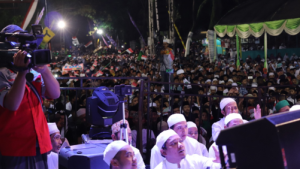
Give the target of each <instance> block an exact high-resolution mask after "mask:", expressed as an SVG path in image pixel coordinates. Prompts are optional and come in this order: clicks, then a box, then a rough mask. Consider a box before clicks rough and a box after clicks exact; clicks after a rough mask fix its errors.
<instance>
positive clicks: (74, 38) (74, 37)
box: [72, 36, 79, 46]
mask: <svg viewBox="0 0 300 169" xmlns="http://www.w3.org/2000/svg"><path fill="white" fill-rule="evenodd" d="M72 44H73V45H74V46H78V45H79V41H78V39H77V37H76V36H73V37H72Z"/></svg>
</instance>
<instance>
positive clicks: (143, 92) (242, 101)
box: [56, 77, 296, 161]
mask: <svg viewBox="0 0 300 169" xmlns="http://www.w3.org/2000/svg"><path fill="white" fill-rule="evenodd" d="M66 79H67V80H69V79H78V80H79V81H80V86H78V87H61V88H60V89H61V90H62V96H63V97H64V98H65V99H64V103H63V105H64V106H66V103H67V100H66V95H67V91H70V90H71V91H75V93H76V94H75V95H76V98H77V97H78V92H81V91H82V90H85V93H86V98H87V97H89V96H90V95H89V92H88V91H90V90H92V91H93V90H94V89H96V88H98V87H100V86H102V85H101V84H100V86H92V87H83V81H84V80H90V81H95V80H115V79H124V80H130V79H135V80H140V84H139V87H137V88H133V89H139V101H138V127H137V141H136V147H137V148H138V149H139V150H140V152H143V145H142V129H143V124H142V122H143V117H144V116H145V115H147V124H146V126H147V146H146V154H145V156H146V159H148V160H149V159H150V152H151V148H152V145H151V143H152V141H153V140H151V130H152V126H153V124H154V121H153V119H152V116H153V112H152V111H150V109H149V104H150V103H151V102H153V99H154V98H153V96H154V95H161V96H162V97H163V98H164V96H166V95H169V97H172V98H174V96H179V97H180V98H181V100H180V102H179V106H180V107H182V104H183V102H182V100H183V99H185V98H187V99H188V102H189V105H190V108H192V107H194V106H195V102H196V104H197V106H198V107H199V108H200V109H199V114H198V115H197V117H198V118H199V124H198V127H199V129H200V127H201V124H202V123H203V121H202V114H203V113H204V112H205V113H207V114H208V117H207V118H208V119H211V117H212V116H213V120H210V121H211V122H212V123H213V122H215V121H218V120H219V119H220V118H221V117H223V115H222V114H221V110H220V108H219V103H220V100H221V99H222V98H224V97H231V98H234V99H235V100H236V101H237V105H238V107H239V110H240V111H241V114H242V115H243V116H244V117H245V113H244V112H246V114H247V113H248V110H247V109H248V107H249V105H251V106H254V107H256V104H260V106H261V110H262V116H266V115H268V114H269V113H268V112H267V111H268V109H267V110H265V108H266V107H267V106H268V103H269V101H270V96H268V95H267V94H266V93H267V91H268V88H269V87H275V88H276V87H291V85H289V86H258V87H255V88H256V89H257V97H254V96H252V97H248V96H239V95H231V96H224V95H217V94H213V95H209V93H208V91H209V88H210V87H211V86H216V87H217V88H218V87H222V88H223V89H224V88H234V87H236V86H225V85H199V84H188V85H191V86H192V89H193V87H194V86H201V87H202V88H203V89H204V90H205V91H206V92H205V93H204V94H203V95H200V94H198V93H196V94H195V93H181V92H174V91H171V92H170V93H161V92H154V91H151V89H150V88H151V85H152V84H162V85H170V86H173V87H174V85H181V86H185V87H186V86H187V84H183V83H168V82H152V81H149V80H148V79H147V78H145V77H58V78H57V80H58V81H61V80H66ZM238 87H241V86H238ZM245 88H246V89H249V90H251V89H252V88H253V87H247V86H245ZM109 89H110V90H113V89H114V88H113V87H110V88H109ZM249 90H248V91H249ZM92 91H91V93H92ZM185 91H188V90H186V88H185ZM219 93H220V92H219ZM144 96H147V97H146V102H145V103H144V102H143V101H144ZM295 96H296V95H295ZM189 97H190V99H189ZM271 97H275V98H276V100H279V99H280V97H281V98H283V96H282V95H277V96H271ZM250 99H252V100H251V102H253V100H254V103H255V105H253V103H249V100H250ZM203 100H207V102H208V104H207V103H204V102H203ZM163 101H164V99H161V103H160V108H159V110H160V112H161V114H160V116H159V117H158V120H157V121H156V123H158V122H160V127H161V125H162V121H163ZM168 101H169V107H170V111H169V115H171V114H173V113H174V112H173V106H172V105H173V104H174V103H175V102H174V99H170V100H168ZM56 102H57V100H56ZM126 104H127V105H128V108H129V112H130V111H131V110H130V108H131V106H129V102H127V103H126ZM145 104H146V105H145ZM74 105H75V108H74V109H75V110H77V108H78V104H77V99H76V102H75V104H74ZM143 106H147V111H146V112H143V110H144V109H143ZM216 108H217V109H216ZM206 109H207V110H206ZM73 113H74V112H73ZM145 113H146V114H145ZM180 113H182V111H181V112H180ZM190 113H193V112H191V111H190ZM195 116H196V115H195ZM212 123H211V125H212ZM155 125H157V124H155ZM155 134H156V135H158V133H155ZM208 136H210V134H208ZM207 139H209V138H207ZM145 161H147V160H145Z"/></svg>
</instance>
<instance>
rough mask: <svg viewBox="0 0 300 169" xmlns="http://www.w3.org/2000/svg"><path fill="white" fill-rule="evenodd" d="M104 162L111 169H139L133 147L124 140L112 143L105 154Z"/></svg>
mask: <svg viewBox="0 0 300 169" xmlns="http://www.w3.org/2000/svg"><path fill="white" fill-rule="evenodd" d="M103 160H104V161H105V162H106V164H107V165H108V166H109V168H111V169H137V162H136V158H135V156H134V151H133V150H132V147H131V146H130V145H128V144H127V143H126V142H124V141H123V140H117V141H113V142H111V143H110V144H109V145H107V147H106V148H105V150H104V152H103Z"/></svg>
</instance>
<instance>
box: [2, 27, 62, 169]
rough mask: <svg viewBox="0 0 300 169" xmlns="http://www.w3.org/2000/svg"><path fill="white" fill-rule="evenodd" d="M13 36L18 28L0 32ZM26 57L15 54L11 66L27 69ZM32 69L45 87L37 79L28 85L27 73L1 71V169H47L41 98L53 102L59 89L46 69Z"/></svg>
mask: <svg viewBox="0 0 300 169" xmlns="http://www.w3.org/2000/svg"><path fill="white" fill-rule="evenodd" d="M15 32H24V30H22V29H21V28H20V27H19V26H17V25H8V26H7V27H5V28H4V29H3V30H2V31H1V33H15ZM10 38H13V37H9V38H7V40H8V41H14V42H17V41H18V40H17V39H15V38H13V39H10ZM26 55H27V53H26V51H19V52H17V53H16V54H14V56H13V63H14V66H16V67H19V68H27V67H28V65H29V63H30V59H28V60H27V62H26V63H25V62H24V60H25V57H26ZM34 69H35V71H37V72H38V73H40V74H41V77H42V78H43V80H44V84H42V82H41V81H40V79H37V80H36V81H33V82H32V84H31V85H27V84H26V78H25V76H26V74H27V73H29V69H27V70H23V71H18V72H17V73H12V71H11V70H9V69H8V68H0V129H1V130H0V138H2V139H0V154H1V157H0V158H1V162H0V168H1V169H17V168H22V169H47V168H48V165H47V152H49V151H50V150H51V141H50V134H49V131H48V126H47V120H46V118H45V115H44V113H43V109H42V103H41V101H40V100H41V97H40V96H45V97H46V98H48V99H56V98H58V97H59V96H60V88H59V83H58V82H57V80H56V79H55V78H54V77H53V75H52V74H51V72H50V70H49V69H48V67H47V65H41V66H36V67H34ZM28 84H29V83H28ZM32 86H34V87H32ZM34 88H35V89H34ZM42 88H44V89H45V90H43V89H42ZM34 91H36V92H34ZM35 93H36V94H35ZM38 96H39V97H38Z"/></svg>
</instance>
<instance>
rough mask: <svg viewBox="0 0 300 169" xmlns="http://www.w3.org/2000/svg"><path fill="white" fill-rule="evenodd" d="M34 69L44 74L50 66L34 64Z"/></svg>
mask: <svg viewBox="0 0 300 169" xmlns="http://www.w3.org/2000/svg"><path fill="white" fill-rule="evenodd" d="M33 69H34V70H35V71H37V72H39V73H40V74H43V73H44V72H45V71H46V70H47V69H48V67H47V65H40V66H34V68H33Z"/></svg>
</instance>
